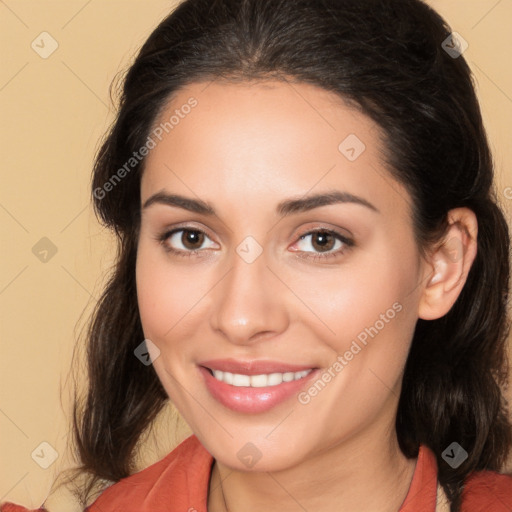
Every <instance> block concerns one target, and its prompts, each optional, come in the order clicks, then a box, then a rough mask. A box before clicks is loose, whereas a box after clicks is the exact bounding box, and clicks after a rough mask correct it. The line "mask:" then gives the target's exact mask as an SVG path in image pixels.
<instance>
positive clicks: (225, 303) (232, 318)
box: [210, 253, 289, 345]
mask: <svg viewBox="0 0 512 512" xmlns="http://www.w3.org/2000/svg"><path fill="white" fill-rule="evenodd" d="M212 291H213V292H214V293H213V295H212V297H211V298H212V304H213V312H212V315H211V317H210V325H211V327H212V329H213V330H214V331H216V332H218V333H221V334H222V335H223V336H224V337H225V338H226V339H227V340H228V341H230V342H231V343H234V344H239V345H240V344H247V343H253V342H255V341H257V340H259V339H266V338H268V337H272V336H275V335H277V334H280V333H282V332H284V331H285V330H286V328H287V327H288V325H289V314H288V312H287V308H286V301H285V300H284V299H285V297H284V295H285V293H286V291H285V289H284V287H283V284H282V283H281V282H280V281H279V279H277V277H276V276H275V275H274V273H273V272H272V271H271V270H270V269H269V268H268V267H267V262H266V258H265V253H263V254H262V255H260V256H259V257H258V258H257V259H256V260H255V261H253V262H252V263H247V262H246V261H244V260H243V259H242V258H241V257H239V255H238V254H236V253H235V254H233V257H232V266H231V269H230V271H229V272H228V273H227V275H226V276H225V277H224V279H222V280H221V282H220V283H219V284H218V285H217V286H216V287H215V288H214V290H212Z"/></svg>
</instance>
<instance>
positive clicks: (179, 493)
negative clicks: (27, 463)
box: [1, 435, 213, 512]
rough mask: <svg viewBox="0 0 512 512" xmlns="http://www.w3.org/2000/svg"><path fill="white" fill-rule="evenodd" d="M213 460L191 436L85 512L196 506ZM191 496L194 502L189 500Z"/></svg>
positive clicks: (169, 511) (115, 486) (170, 509)
mask: <svg viewBox="0 0 512 512" xmlns="http://www.w3.org/2000/svg"><path fill="white" fill-rule="evenodd" d="M212 462H213V457H212V456H211V455H210V454H209V453H208V452H207V451H206V449H205V448H204V447H203V446H202V445H201V443H200V442H199V440H198V439H197V437H196V436H194V435H192V436H190V437H188V438H187V439H185V441H183V442H182V443H181V444H180V445H178V446H177V447H176V448H175V449H174V450H173V451H172V452H171V453H170V454H169V455H167V456H166V457H165V458H163V459H162V460H160V461H159V462H157V463H155V464H153V465H151V466H149V467H148V468H146V469H144V470H142V471H140V472H139V473H135V474H133V475H131V476H129V477H127V478H124V479H122V480H120V481H119V482H117V483H115V484H113V485H112V486H110V487H108V488H107V489H106V490H105V491H103V493H102V494H101V495H100V496H99V497H98V498H97V499H96V501H95V502H94V503H93V504H92V505H91V506H90V507H89V508H88V509H87V511H88V512H111V511H118V510H119V511H126V510H137V511H140V512H143V511H146V510H147V511H150V510H151V511H154V510H159V511H162V512H163V511H165V512H174V510H188V509H189V508H191V507H194V506H196V507H197V508H199V507H200V506H202V505H203V504H202V503H201V499H202V497H203V496H202V495H203V494H204V499H205V500H206V496H207V489H208V482H209V478H210V471H211V465H212ZM193 499H195V501H196V504H194V503H191V500H193ZM1 512H3V511H1ZM6 512H9V511H6Z"/></svg>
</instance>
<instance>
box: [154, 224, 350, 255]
mask: <svg viewBox="0 0 512 512" xmlns="http://www.w3.org/2000/svg"><path fill="white" fill-rule="evenodd" d="M180 231H189V232H195V233H200V234H203V235H204V236H206V237H208V234H207V233H205V232H204V231H202V230H201V229H197V228H192V227H189V228H187V227H180V228H176V229H173V230H171V231H166V232H164V233H162V234H161V235H160V236H158V241H159V242H160V243H161V244H162V246H163V247H164V250H165V251H166V252H168V253H171V254H174V255H176V256H180V257H184V258H191V257H194V256H200V254H201V252H203V251H204V249H193V250H189V251H183V250H181V249H174V248H173V247H171V246H170V245H168V244H167V241H168V240H169V238H170V237H171V236H172V235H174V234H176V233H179V232H180ZM317 233H325V234H328V235H332V236H334V237H335V238H336V240H339V241H340V242H341V243H342V244H343V246H342V247H341V248H340V249H338V250H337V251H334V252H325V253H314V252H312V251H296V252H297V253H298V254H297V256H298V257H300V258H304V259H310V260H314V261H318V260H326V259H327V258H332V257H337V256H339V255H341V254H343V253H345V252H346V251H347V249H350V248H351V247H353V246H354V245H355V244H354V241H353V240H351V239H350V238H347V237H346V236H344V235H342V234H341V233H338V232H337V231H335V230H332V229H314V230H311V231H307V232H306V233H303V234H302V235H300V236H299V237H298V239H297V242H298V241H300V240H303V239H304V238H306V237H307V236H309V235H315V234H317ZM208 238H210V237H208ZM297 242H295V243H297Z"/></svg>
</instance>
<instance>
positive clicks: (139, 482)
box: [0, 435, 512, 512]
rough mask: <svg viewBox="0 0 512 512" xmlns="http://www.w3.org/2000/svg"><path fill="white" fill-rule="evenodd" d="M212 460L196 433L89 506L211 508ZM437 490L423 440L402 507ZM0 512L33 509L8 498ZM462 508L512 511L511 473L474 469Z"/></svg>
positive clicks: (132, 510)
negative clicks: (10, 501) (209, 505)
mask: <svg viewBox="0 0 512 512" xmlns="http://www.w3.org/2000/svg"><path fill="white" fill-rule="evenodd" d="M212 463H213V457H212V456H211V455H210V454H209V453H208V452H207V451H206V449H205V448H203V446H202V445H201V443H200V442H199V440H198V439H197V437H195V436H193V435H192V436H190V437H188V438H187V439H185V441H183V442H182V443H181V444H180V445H179V446H178V447H176V448H175V449H174V450H173V451H172V452H171V453H170V454H169V455H167V456H166V457H165V458H164V459H162V460H160V461H159V462H157V463H155V464H153V465H151V466H149V467H148V468H146V469H144V470H143V471H140V472H139V473H136V474H134V475H131V476H129V477H128V478H124V479H123V480H120V481H119V482H117V483H116V484H114V485H112V486H111V487H109V488H107V489H106V490H105V491H104V492H103V493H102V494H101V495H100V496H99V497H98V498H97V499H96V501H95V502H94V503H93V504H92V505H91V506H90V507H88V508H87V510H86V512H207V509H206V504H207V497H208V483H209V480H210V473H211V469H212ZM436 491H437V463H436V459H435V456H434V454H433V453H432V452H431V451H430V450H429V449H428V448H427V447H426V446H421V447H420V451H419V454H418V461H417V463H416V469H415V471H414V476H413V479H412V482H411V485H410V487H409V491H408V493H407V497H406V498H405V501H404V503H403V504H402V506H401V507H400V510H399V512H435V508H436ZM39 510H40V511H44V509H39ZM0 512H29V511H28V510H27V509H25V508H23V507H20V506H17V505H12V504H9V503H5V504H4V505H2V506H0ZM461 512H512V477H510V476H506V475H501V474H498V473H495V472H492V471H482V472H478V473H474V474H473V475H472V476H471V477H470V478H469V479H468V481H467V482H466V485H465V488H464V493H463V501H462V511H461Z"/></svg>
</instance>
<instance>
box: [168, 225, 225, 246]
mask: <svg viewBox="0 0 512 512" xmlns="http://www.w3.org/2000/svg"><path fill="white" fill-rule="evenodd" d="M165 243H166V245H167V246H170V248H171V249H175V250H177V251H184V252H185V251H197V250H199V249H208V248H210V247H214V246H215V242H214V241H213V240H211V239H210V238H209V237H208V236H207V235H206V234H205V233H203V232H202V231H199V230H197V229H178V230H176V231H173V232H171V233H169V234H168V235H166V237H165ZM205 244H206V245H205Z"/></svg>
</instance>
